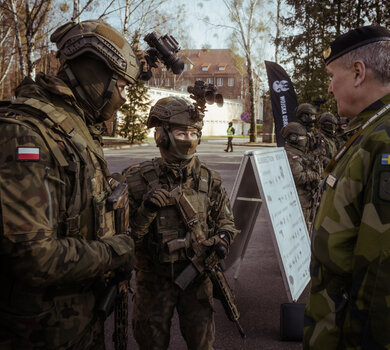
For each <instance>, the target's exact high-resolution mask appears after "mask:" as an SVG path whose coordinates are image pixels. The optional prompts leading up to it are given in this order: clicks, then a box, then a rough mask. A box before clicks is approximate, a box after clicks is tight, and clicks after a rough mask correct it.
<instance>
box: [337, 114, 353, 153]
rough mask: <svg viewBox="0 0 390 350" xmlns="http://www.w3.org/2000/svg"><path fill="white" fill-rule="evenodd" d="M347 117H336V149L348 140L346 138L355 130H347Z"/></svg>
mask: <svg viewBox="0 0 390 350" xmlns="http://www.w3.org/2000/svg"><path fill="white" fill-rule="evenodd" d="M348 121H349V120H348V118H345V117H339V118H338V128H337V132H336V140H337V149H338V150H339V149H340V148H341V147H343V146H344V144H345V143H346V142H347V141H348V139H349V138H350V137H351V136H352V135H353V134H354V133H355V131H356V130H347V127H348Z"/></svg>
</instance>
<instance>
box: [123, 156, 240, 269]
mask: <svg viewBox="0 0 390 350" xmlns="http://www.w3.org/2000/svg"><path fill="white" fill-rule="evenodd" d="M124 175H126V181H127V184H128V186H129V198H130V223H131V224H130V226H131V230H132V231H131V235H132V237H133V238H134V240H135V242H136V267H137V268H138V269H141V270H144V271H150V270H155V271H156V270H158V271H159V273H160V274H161V273H164V271H166V272H167V273H168V274H171V270H170V269H171V268H170V267H169V268H168V267H167V266H166V265H167V263H169V262H178V264H176V265H177V268H178V269H180V268H182V267H183V265H182V264H181V263H183V264H188V260H187V259H186V256H185V252H184V249H181V250H180V251H178V252H174V253H173V254H172V253H171V254H168V253H167V252H166V247H165V246H164V244H166V242H168V241H169V240H171V239H176V238H184V237H185V236H186V232H187V231H186V227H185V225H184V222H183V219H182V217H181V216H180V215H179V212H178V209H177V208H176V206H174V205H172V206H168V207H165V208H162V209H160V210H159V211H158V212H157V213H154V212H150V211H149V210H148V209H147V208H145V207H144V205H143V199H144V196H145V194H146V193H147V192H148V191H150V190H151V189H156V188H159V187H160V188H161V187H162V186H164V187H166V188H168V190H169V191H170V190H172V189H174V188H175V187H177V186H180V188H181V189H182V191H183V192H184V193H185V194H186V197H187V198H188V199H189V201H190V203H191V205H192V206H193V207H194V209H195V211H196V212H197V214H198V218H199V220H200V222H201V225H202V228H203V234H204V238H205V239H206V238H209V237H211V236H213V235H216V234H218V233H219V232H222V231H223V232H226V233H227V235H228V236H229V241H230V243H232V242H233V239H234V237H235V236H236V234H237V232H238V231H237V230H236V228H235V226H234V218H233V213H232V210H231V207H230V201H229V198H228V196H227V194H226V191H225V189H224V187H223V186H222V182H221V177H220V175H219V174H218V173H217V172H215V171H213V170H210V169H209V168H207V167H206V166H205V165H204V164H203V163H201V162H200V161H199V159H198V158H197V157H194V158H193V159H192V160H191V162H190V164H189V165H188V166H187V167H186V168H185V170H184V173H183V172H182V171H178V170H177V169H174V168H172V167H170V166H167V165H166V164H164V162H163V160H162V158H156V159H153V160H152V161H147V162H144V163H141V164H138V165H134V166H131V167H130V168H128V169H126V170H124ZM164 266H165V267H164Z"/></svg>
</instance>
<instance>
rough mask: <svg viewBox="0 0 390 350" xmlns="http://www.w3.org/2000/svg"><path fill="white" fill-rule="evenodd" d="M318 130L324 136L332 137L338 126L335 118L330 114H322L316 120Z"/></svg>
mask: <svg viewBox="0 0 390 350" xmlns="http://www.w3.org/2000/svg"><path fill="white" fill-rule="evenodd" d="M318 122H319V123H320V128H321V130H322V131H324V132H325V133H326V134H331V135H334V134H335V132H336V129H337V126H338V120H337V118H336V117H335V116H334V115H333V114H332V113H330V112H324V113H322V114H321V116H320V118H319V119H318Z"/></svg>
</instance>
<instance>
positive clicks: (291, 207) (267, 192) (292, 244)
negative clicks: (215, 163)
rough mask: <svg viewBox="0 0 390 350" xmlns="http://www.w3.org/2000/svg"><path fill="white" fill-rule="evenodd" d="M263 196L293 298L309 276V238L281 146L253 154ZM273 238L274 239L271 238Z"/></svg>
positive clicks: (297, 294)
mask: <svg viewBox="0 0 390 350" xmlns="http://www.w3.org/2000/svg"><path fill="white" fill-rule="evenodd" d="M253 156H254V159H255V162H256V168H257V170H258V173H259V177H260V182H261V190H260V192H262V193H263V196H262V197H263V199H265V201H266V204H267V206H266V207H267V209H268V214H269V217H270V219H271V222H272V228H273V231H274V239H275V240H276V244H277V247H275V248H277V253H278V254H279V257H280V260H281V261H280V262H281V265H282V266H280V267H281V269H283V270H284V277H285V279H286V281H285V283H286V282H287V284H288V287H289V290H290V292H291V297H292V300H294V301H295V300H296V299H298V298H299V296H300V295H301V293H302V292H303V290H304V289H305V287H306V285H307V283H308V282H309V280H310V274H309V264H310V254H311V251H310V238H309V234H308V231H307V227H306V223H305V219H304V216H303V213H302V209H301V206H300V203H299V198H298V194H297V191H296V188H295V184H294V179H293V177H292V174H291V169H290V165H289V163H288V159H287V155H286V152H285V151H284V149H283V148H277V149H276V150H272V151H268V152H267V151H264V152H255V153H254V154H253ZM274 242H275V241H274Z"/></svg>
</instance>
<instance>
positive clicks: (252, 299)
mask: <svg viewBox="0 0 390 350" xmlns="http://www.w3.org/2000/svg"><path fill="white" fill-rule="evenodd" d="M225 147H226V146H225V143H224V142H223V141H222V140H221V141H213V142H211V141H209V142H202V143H201V144H200V145H199V146H198V156H199V158H200V159H201V160H202V161H203V162H205V163H206V164H207V165H208V166H209V167H211V168H212V169H214V170H217V171H218V172H219V173H220V174H221V176H222V179H223V185H224V186H225V188H226V190H227V192H228V193H229V194H230V192H231V190H232V187H233V184H234V180H235V177H236V174H237V172H238V169H239V166H240V163H241V160H242V157H243V154H244V152H245V151H246V150H250V149H254V147H253V146H251V147H248V146H243V145H240V146H236V147H234V152H229V153H226V152H224V151H223V149H224V148H225ZM105 155H106V158H107V160H108V164H109V168H110V171H111V172H121V171H122V170H123V169H124V168H126V167H128V166H130V165H132V164H136V163H139V162H142V161H144V160H147V159H151V158H153V157H157V156H159V152H158V148H157V147H155V146H154V145H152V144H150V145H143V146H134V147H130V148H120V149H106V150H105ZM263 210H264V207H262V208H261V209H260V213H259V216H258V218H257V221H256V225H255V227H254V230H253V233H252V236H251V239H250V242H249V245H248V248H247V251H246V254H245V257H244V260H243V263H242V264H241V267H240V271H239V276H238V278H237V279H234V278H233V276H234V268H233V269H230V270H228V271H226V272H225V276H226V278H227V280H228V282H229V283H230V286H231V287H232V289H233V290H234V293H235V295H236V301H237V304H238V307H239V310H240V313H241V318H240V322H241V325H242V327H243V329H244V331H245V333H246V338H245V339H242V338H241V337H240V335H239V333H238V331H237V329H236V327H235V325H234V323H232V322H230V321H229V320H228V319H227V318H226V316H225V314H224V311H223V308H222V306H221V305H220V303H219V301H217V300H215V310H216V313H215V324H216V341H215V345H214V349H215V350H225V349H232V350H241V349H245V350H260V349H265V350H268V349H269V350H272V349H286V350H287V349H289V350H290V349H291V350H294V349H301V348H302V345H301V343H300V342H286V341H281V339H280V306H281V304H282V303H288V298H287V293H286V290H285V287H284V284H283V281H282V276H281V272H280V269H279V265H278V261H277V257H276V253H275V248H274V245H273V241H272V237H271V227H270V223H268V221H267V220H266V217H265V214H264V211H263ZM307 294H308V287H307V288H306V290H305V291H304V292H303V294H302V295H301V297H300V298H299V300H298V302H299V303H305V301H306V298H307ZM131 309H132V303H131V300H130V310H129V317H130V318H131V311H132V310H131ZM105 326H106V327H105V328H106V329H105V333H106V346H107V349H108V350H111V349H114V347H113V344H112V342H111V341H110V339H111V336H112V332H113V317H112V316H111V317H110V318H109V319H108V320H107V321H106V325H105ZM129 327H130V329H129V335H130V336H129V344H128V349H137V348H138V346H137V344H136V342H135V341H134V339H133V337H132V331H131V320H129ZM169 349H173V350H182V349H183V350H184V349H186V345H185V342H184V340H183V339H182V337H181V334H180V330H179V324H178V319H177V317H176V315H175V317H174V319H173V322H172V328H171V341H170V346H169Z"/></svg>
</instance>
